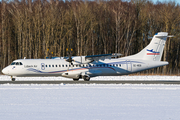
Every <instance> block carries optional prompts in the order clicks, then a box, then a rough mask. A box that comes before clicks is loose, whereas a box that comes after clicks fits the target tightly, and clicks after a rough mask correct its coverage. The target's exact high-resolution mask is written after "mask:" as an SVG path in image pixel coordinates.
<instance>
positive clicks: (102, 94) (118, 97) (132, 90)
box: [0, 84, 180, 120]
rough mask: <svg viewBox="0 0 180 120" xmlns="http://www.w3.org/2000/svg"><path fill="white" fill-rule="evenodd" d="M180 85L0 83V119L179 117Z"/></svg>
mask: <svg viewBox="0 0 180 120" xmlns="http://www.w3.org/2000/svg"><path fill="white" fill-rule="evenodd" d="M179 118H180V85H160V84H159V85H144V84H140V85H131V84H116V85H115V84H114V85H113V84H111V85H103V84H85V85H83V84H74V85H70V84H58V85H55V84H50V85H36V84H30V85H14V84H2V85H0V120H82V119H84V120H113V119H114V120H179Z"/></svg>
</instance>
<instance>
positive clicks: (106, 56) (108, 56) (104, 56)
mask: <svg viewBox="0 0 180 120" xmlns="http://www.w3.org/2000/svg"><path fill="white" fill-rule="evenodd" d="M121 55H122V54H120V53H112V54H101V55H88V56H85V59H86V60H95V61H98V60H104V59H111V58H112V57H118V56H121Z"/></svg>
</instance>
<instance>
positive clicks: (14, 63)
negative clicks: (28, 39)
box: [11, 62, 23, 65]
mask: <svg viewBox="0 0 180 120" xmlns="http://www.w3.org/2000/svg"><path fill="white" fill-rule="evenodd" d="M11 65H23V64H22V62H12V63H11Z"/></svg>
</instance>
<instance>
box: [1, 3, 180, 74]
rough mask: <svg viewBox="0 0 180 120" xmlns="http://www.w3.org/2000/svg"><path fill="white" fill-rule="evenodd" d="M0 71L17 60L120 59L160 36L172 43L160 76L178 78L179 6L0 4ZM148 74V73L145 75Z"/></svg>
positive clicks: (166, 49)
mask: <svg viewBox="0 0 180 120" xmlns="http://www.w3.org/2000/svg"><path fill="white" fill-rule="evenodd" d="M0 12H1V14H0V21H1V22H0V26H1V27H0V32H1V34H0V69H2V68H4V67H5V66H7V65H8V64H10V63H11V62H12V61H13V60H15V59H22V58H24V57H26V58H30V59H33V58H46V57H48V56H49V55H51V56H67V55H68V53H67V50H66V49H67V48H68V49H73V52H72V55H74V56H80V55H98V54H108V53H121V54H123V56H127V55H132V54H135V53H137V52H139V51H140V50H141V49H143V48H144V47H145V46H146V45H147V44H149V42H150V41H151V39H149V37H152V36H153V35H154V34H155V33H157V32H160V31H162V32H168V33H169V34H171V35H175V37H173V38H168V40H167V42H166V45H165V49H164V54H163V58H162V60H163V61H168V62H169V65H168V66H164V67H161V68H158V69H154V70H153V71H148V72H154V71H155V73H158V74H159V73H162V72H163V73H164V74H170V73H172V74H179V69H180V60H179V59H180V58H179V57H180V47H179V45H180V6H179V4H177V3H176V2H164V3H161V2H157V3H153V2H151V1H149V0H131V1H128V2H127V1H121V0H108V1H107V0H97V1H96V0H95V1H83V0H72V1H67V0H66V1H64V0H33V1H32V0H11V1H4V0H2V1H1V2H0ZM146 72H147V71H146Z"/></svg>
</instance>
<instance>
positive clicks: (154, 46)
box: [127, 32, 168, 61]
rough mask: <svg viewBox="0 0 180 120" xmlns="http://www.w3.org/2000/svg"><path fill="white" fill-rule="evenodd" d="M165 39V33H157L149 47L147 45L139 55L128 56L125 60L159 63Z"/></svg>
mask: <svg viewBox="0 0 180 120" xmlns="http://www.w3.org/2000/svg"><path fill="white" fill-rule="evenodd" d="M167 37H168V33H167V32H159V33H157V34H155V35H154V37H153V38H152V40H151V42H150V43H149V45H147V46H146V47H145V48H144V49H143V50H141V51H140V52H139V53H137V54H135V55H132V56H129V57H127V58H130V59H143V60H150V61H151V60H152V61H160V60H161V57H162V54H163V50H164V46H165V43H166V39H167Z"/></svg>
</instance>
